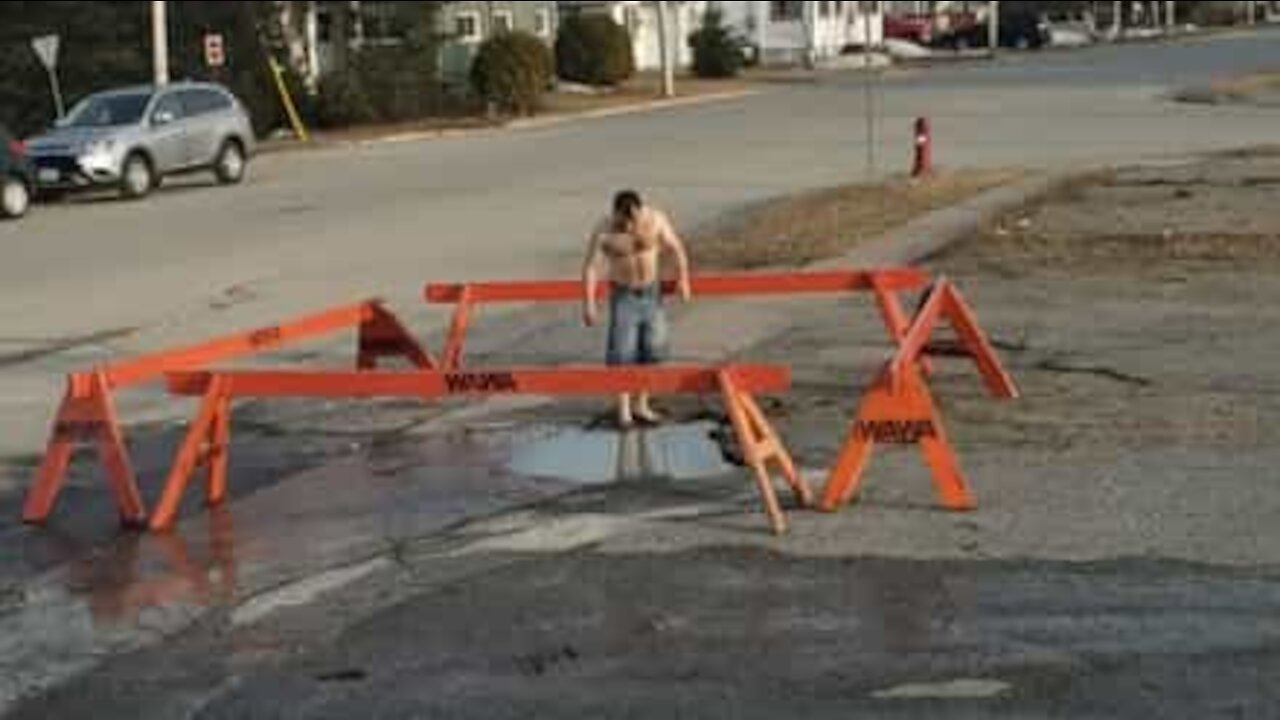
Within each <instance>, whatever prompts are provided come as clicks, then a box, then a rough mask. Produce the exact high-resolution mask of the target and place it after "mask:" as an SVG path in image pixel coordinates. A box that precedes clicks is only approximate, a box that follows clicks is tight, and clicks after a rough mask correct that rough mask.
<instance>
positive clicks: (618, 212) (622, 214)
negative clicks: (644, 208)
mask: <svg viewBox="0 0 1280 720" xmlns="http://www.w3.org/2000/svg"><path fill="white" fill-rule="evenodd" d="M643 204H644V203H643V201H642V200H640V193H638V192H636V191H635V190H621V191H619V192H618V194H617V195H614V196H613V214H614V216H615V217H618V218H626V219H628V220H633V219H635V217H636V213H638V212H639V211H640V206H641V205H643Z"/></svg>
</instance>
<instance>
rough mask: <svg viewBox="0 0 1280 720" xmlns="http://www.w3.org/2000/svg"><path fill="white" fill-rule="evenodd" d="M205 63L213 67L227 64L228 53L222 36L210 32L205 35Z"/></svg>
mask: <svg viewBox="0 0 1280 720" xmlns="http://www.w3.org/2000/svg"><path fill="white" fill-rule="evenodd" d="M204 64H205V65H208V66H209V67H211V68H217V67H222V66H223V65H226V64H227V54H226V51H225V49H224V48H223V45H222V36H221V35H219V34H217V33H209V34H208V35H205V36H204Z"/></svg>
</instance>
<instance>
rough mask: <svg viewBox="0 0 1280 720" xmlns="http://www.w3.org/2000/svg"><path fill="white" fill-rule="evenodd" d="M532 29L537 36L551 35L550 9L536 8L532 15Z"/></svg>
mask: <svg viewBox="0 0 1280 720" xmlns="http://www.w3.org/2000/svg"><path fill="white" fill-rule="evenodd" d="M533 31H534V32H535V33H536V34H537V35H538V37H551V11H550V10H548V9H546V8H538V10H537V12H535V13H534V15H533Z"/></svg>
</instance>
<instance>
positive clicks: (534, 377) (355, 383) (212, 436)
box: [150, 365, 813, 533]
mask: <svg viewBox="0 0 1280 720" xmlns="http://www.w3.org/2000/svg"><path fill="white" fill-rule="evenodd" d="M790 386H791V374H790V371H789V370H788V369H787V368H785V367H782V366H774V365H729V366H725V367H698V366H683V365H670V366H660V367H612V368H609V367H594V366H584V367H558V368H509V369H486V370H483V371H469V372H442V371H438V370H414V371H403V372H395V371H379V372H332V371H330V372H326V371H296V370H287V371H280V370H274V371H192V372H174V373H169V390H170V392H172V393H174V394H177V395H187V396H196V397H200V398H201V402H200V409H199V410H198V412H197V415H196V418H195V420H194V421H193V422H192V423H191V427H190V430H189V431H188V433H187V436H186V439H185V440H184V441H183V443H182V447H181V449H180V450H179V452H178V456H177V459H176V460H175V461H174V465H173V469H172V471H171V472H170V473H169V478H168V480H167V481H166V482H165V486H164V492H163V494H162V496H161V498H160V501H159V503H158V504H157V505H156V509H155V512H154V513H153V515H152V516H151V522H150V526H151V529H152V530H156V531H163V530H167V529H169V528H171V527H173V524H174V522H175V521H176V519H177V514H178V510H179V506H180V504H181V502H182V497H183V495H184V494H185V493H186V490H187V487H188V486H189V485H190V482H191V477H192V475H193V474H194V473H195V471H196V470H197V469H198V468H204V469H205V470H206V471H207V475H206V478H207V480H206V483H205V499H206V502H207V503H208V504H210V505H217V504H219V503H221V502H223V500H224V499H225V497H226V489H227V449H228V445H229V443H230V440H231V402H232V400H233V399H234V398H237V397H254V398H264V397H290V398H294V397H342V398H374V397H409V398H420V399H423V400H430V399H433V398H439V397H444V396H447V395H470V396H487V395H512V394H525V395H615V394H618V393H625V392H654V393H663V394H709V393H718V394H719V395H720V396H721V398H722V399H723V401H724V404H725V408H726V410H727V413H728V415H729V418H730V420H731V422H732V425H733V428H734V432H735V434H736V436H737V439H738V442H739V445H740V447H741V448H742V452H743V458H744V459H745V461H746V464H747V465H748V466H750V467H751V469H752V471H753V472H754V474H755V478H756V483H757V486H758V487H759V490H760V494H761V498H762V501H763V503H764V506H765V511H766V514H767V515H768V518H769V523H770V527H771V528H772V529H773V531H774V532H775V533H782V532H785V531H786V528H787V523H786V518H785V517H784V515H783V513H782V510H781V506H780V504H779V502H778V499H777V496H776V494H775V493H774V490H773V482H772V474H771V472H770V469H769V464H770V463H774V464H776V465H777V466H778V469H779V470H780V471H781V474H782V477H783V479H784V480H785V481H786V482H787V484H788V485H789V486H790V487H791V489H792V491H793V492H794V493H795V496H796V500H797V502H798V503H799V504H800V505H801V506H808V505H810V504H811V503H812V500H813V498H812V493H811V491H810V489H809V487H808V485H807V484H806V482H805V480H804V478H802V477H801V476H800V475H799V473H798V472H797V471H796V467H795V463H794V462H793V461H792V459H791V456H790V454H789V453H788V452H787V449H786V447H785V446H784V445H783V444H782V441H781V439H780V438H779V437H778V435H777V433H776V432H775V431H774V429H773V427H772V426H771V425H770V424H769V421H768V420H767V419H766V418H765V415H764V413H763V411H761V409H760V406H759V404H758V403H757V402H756V401H755V398H754V394H755V393H762V392H782V391H785V390H787V389H788V388H789V387H790Z"/></svg>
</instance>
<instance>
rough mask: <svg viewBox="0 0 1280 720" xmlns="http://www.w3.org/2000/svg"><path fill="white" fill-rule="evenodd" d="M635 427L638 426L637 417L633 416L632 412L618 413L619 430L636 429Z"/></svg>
mask: <svg viewBox="0 0 1280 720" xmlns="http://www.w3.org/2000/svg"><path fill="white" fill-rule="evenodd" d="M635 427H636V421H635V418H633V417H631V415H630V414H627V415H623V414H619V415H618V429H619V430H623V431H626V430H634V429H635Z"/></svg>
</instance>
